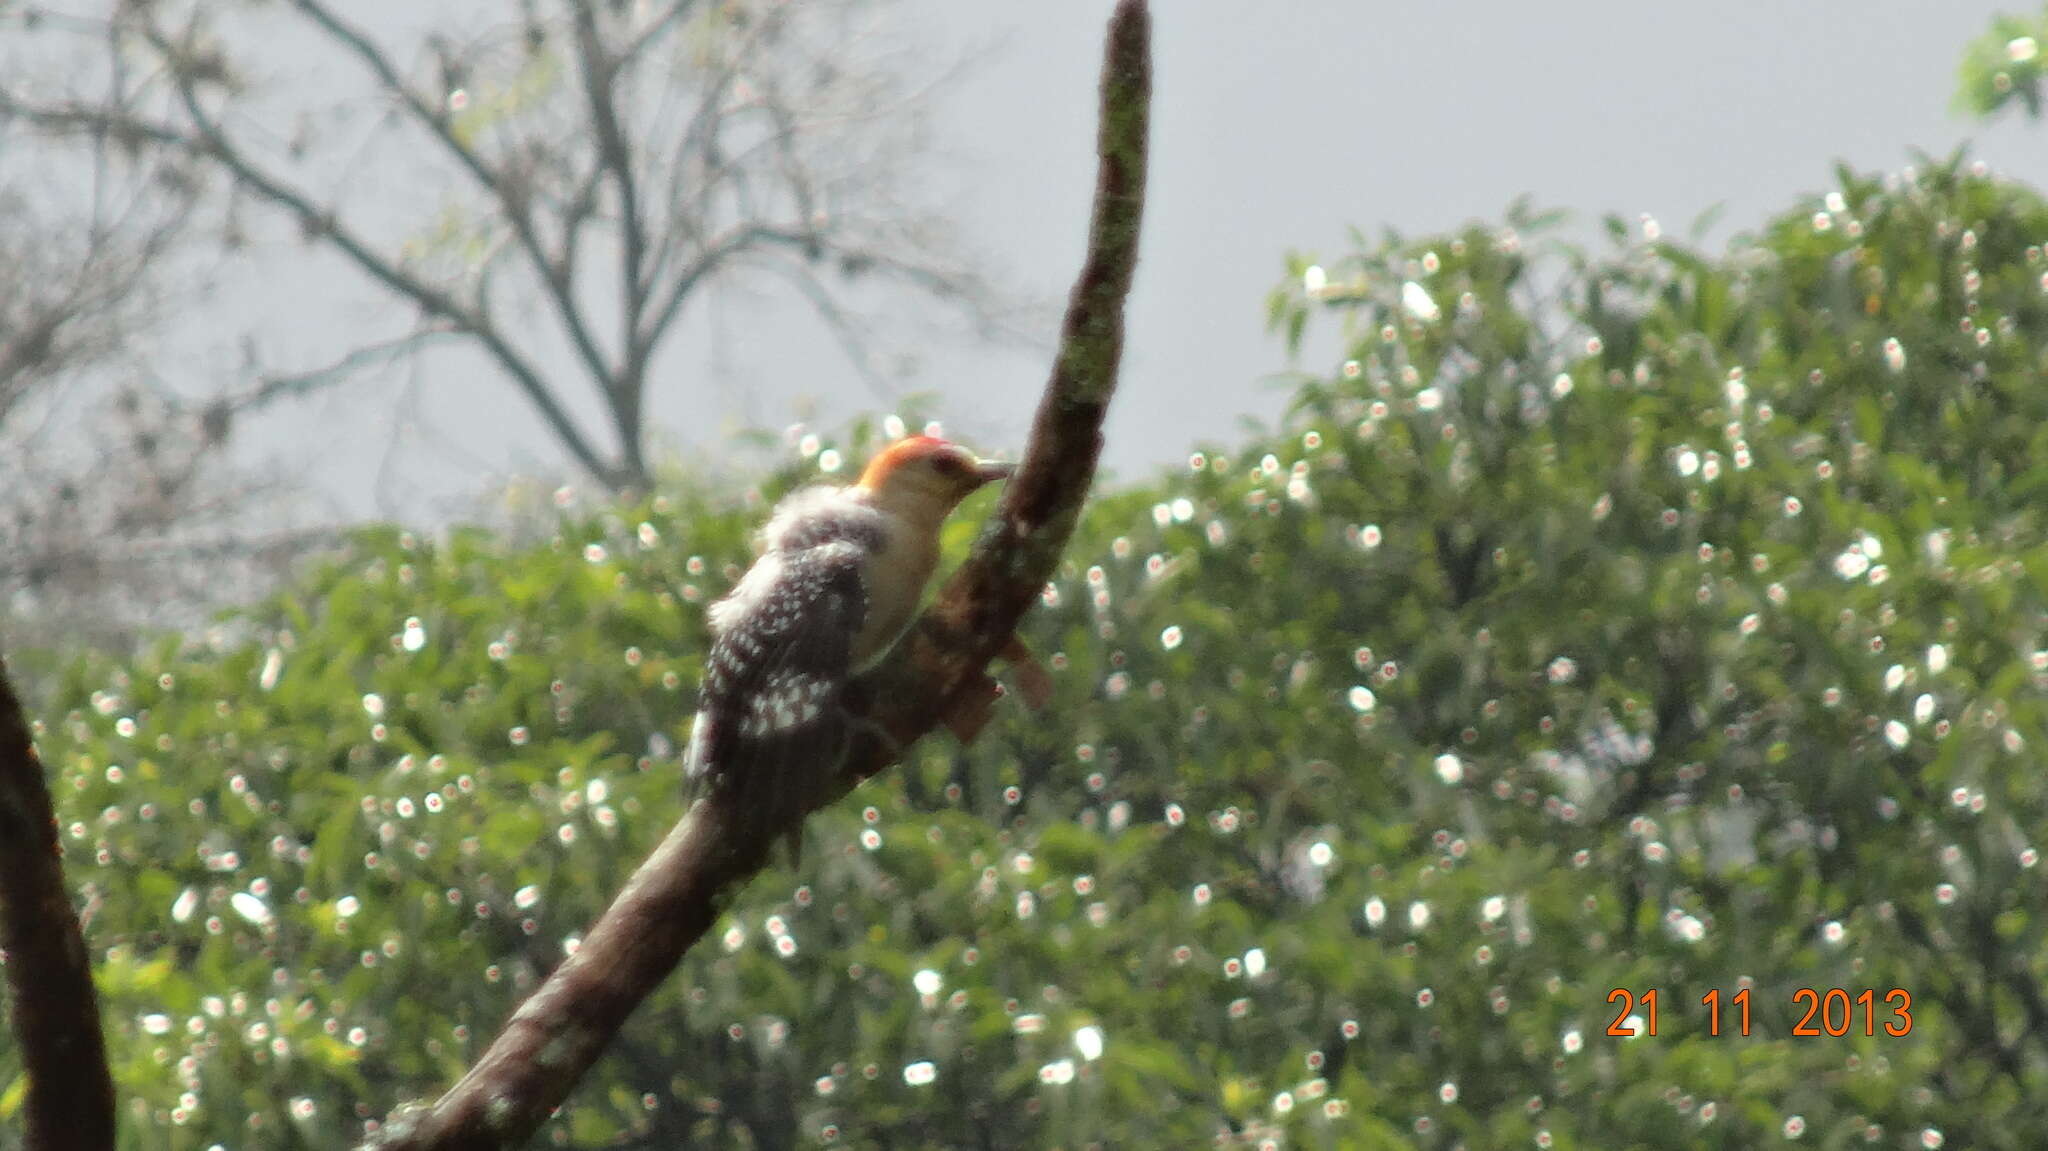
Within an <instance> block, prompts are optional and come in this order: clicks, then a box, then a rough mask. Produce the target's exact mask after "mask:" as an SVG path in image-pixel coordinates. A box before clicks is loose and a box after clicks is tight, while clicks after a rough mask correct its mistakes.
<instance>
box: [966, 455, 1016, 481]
mask: <svg viewBox="0 0 2048 1151" xmlns="http://www.w3.org/2000/svg"><path fill="white" fill-rule="evenodd" d="M1016 474H1017V465H1016V464H1013V463H1010V462H1008V461H1006V460H980V461H978V462H976V463H975V465H974V478H975V479H977V480H979V481H981V482H982V483H984V484H992V483H994V482H996V481H997V480H1007V479H1009V478H1010V477H1011V476H1014V475H1016Z"/></svg>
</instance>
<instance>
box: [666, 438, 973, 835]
mask: <svg viewBox="0 0 2048 1151" xmlns="http://www.w3.org/2000/svg"><path fill="white" fill-rule="evenodd" d="M1012 470H1013V466H1012V465H1010V464H1005V463H996V462H993V461H989V460H982V459H979V458H977V457H976V456H975V455H974V453H972V452H969V451H968V450H967V449H965V448H962V447H960V446H958V445H956V444H951V443H948V442H946V441H945V440H941V439H938V438H936V437H932V436H911V437H908V438H906V439H902V440H898V441H897V442H896V443H894V444H891V445H890V446H889V447H888V448H887V449H885V450H884V451H883V452H882V453H881V454H880V455H878V456H876V457H875V459H874V460H873V462H871V463H869V464H868V466H867V468H866V469H865V470H864V471H863V472H862V473H861V476H860V480H859V481H858V482H857V483H854V484H852V485H851V486H848V487H829V486H820V487H811V488H805V489H802V490H800V491H797V492H795V493H793V494H791V495H790V496H788V497H787V498H785V499H784V500H783V501H782V502H781V503H780V504H778V505H777V506H776V508H775V513H774V515H773V516H771V517H770V518H769V521H768V526H767V528H766V530H765V531H764V532H763V533H762V544H763V550H762V554H761V558H760V559H758V560H756V561H755V562H754V566H753V567H752V568H750V569H748V571H747V574H746V575H745V576H743V577H741V579H740V581H739V583H738V584H737V585H735V586H734V588H733V589H732V592H731V594H729V595H727V596H726V597H725V598H724V599H722V600H719V601H718V602H717V603H715V604H712V605H711V610H710V615H709V620H710V626H711V635H712V640H711V654H710V655H709V657H708V658H707V659H706V660H705V665H704V685H703V690H702V692H701V693H700V697H699V700H698V704H697V719H696V724H695V727H694V729H693V730H692V731H691V733H690V743H689V750H688V751H687V752H686V753H685V756H684V765H685V766H684V770H685V774H686V776H687V779H688V781H689V786H690V787H692V788H707V787H708V788H712V789H720V790H723V791H725V792H727V793H729V794H738V795H740V796H743V797H744V798H745V799H746V801H747V803H746V806H747V808H748V809H749V810H751V811H754V812H755V813H756V814H757V815H764V816H765V815H774V816H786V813H787V812H788V810H789V808H791V807H792V806H794V805H795V804H797V803H798V802H800V800H801V797H803V796H805V795H808V794H811V793H812V792H813V791H814V783H813V781H815V780H818V779H821V778H824V777H826V776H829V775H831V774H832V773H835V772H837V771H838V770H839V767H840V765H841V763H842V762H843V761H844V759H845V756H846V752H847V748H848V747H849V745H850V742H851V740H850V736H851V733H852V730H851V729H852V723H851V721H850V718H849V716H848V714H847V711H846V707H845V695H846V687H847V684H848V683H849V682H850V681H851V680H852V678H853V677H854V676H856V675H858V674H860V673H861V672H864V671H867V670H868V669H869V668H871V667H873V666H874V665H875V664H877V663H880V662H881V660H882V657H883V656H885V655H887V654H888V653H889V650H890V649H891V648H893V647H894V646H895V644H896V641H897V640H898V639H899V638H901V637H902V635H903V633H904V632H905V631H906V630H907V629H908V628H909V626H910V623H911V621H912V620H913V619H914V618H915V617H916V614H917V607H918V603H919V602H920V601H921V600H922V599H923V596H924V588H925V584H926V583H927V582H928V581H929V580H930V579H931V575H932V569H933V568H934V567H935V566H936V565H937V563H938V559H939V528H940V526H941V525H942V524H943V523H944V522H945V520H946V517H947V516H948V515H949V514H951V513H952V511H953V509H954V508H955V507H957V506H959V504H960V501H961V500H963V499H965V498H967V496H968V495H969V494H971V493H972V492H974V491H975V490H977V489H979V488H980V487H982V486H983V485H985V484H988V483H992V482H994V481H996V480H1000V479H1003V478H1006V477H1007V476H1009V475H1010V473H1011V471H1012Z"/></svg>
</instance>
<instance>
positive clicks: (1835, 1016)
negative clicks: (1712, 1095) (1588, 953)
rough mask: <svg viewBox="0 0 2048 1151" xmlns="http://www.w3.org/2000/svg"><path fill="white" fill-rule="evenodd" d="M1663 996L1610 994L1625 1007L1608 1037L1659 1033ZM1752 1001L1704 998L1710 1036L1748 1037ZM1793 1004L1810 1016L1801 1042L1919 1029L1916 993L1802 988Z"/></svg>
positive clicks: (1740, 995) (1795, 1028) (1802, 1023)
mask: <svg viewBox="0 0 2048 1151" xmlns="http://www.w3.org/2000/svg"><path fill="white" fill-rule="evenodd" d="M1661 998H1663V996H1662V993H1661V992H1660V991H1658V989H1656V988H1654V987H1653V988H1650V989H1649V990H1647V991H1643V992H1641V993H1637V992H1633V991H1630V990H1628V989H1627V988H1623V987H1617V988H1615V989H1614V990H1612V991H1610V992H1608V993H1607V1002H1609V1003H1619V1004H1620V1005H1621V1010H1620V1011H1619V1012H1617V1013H1616V1014H1615V1016H1614V1022H1612V1023H1609V1024H1608V1025H1607V1034H1608V1035H1611V1036H1614V1037H1615V1038H1617V1039H1632V1038H1634V1037H1636V1036H1637V1035H1655V1034H1657V1008H1658V1001H1659V1000H1660V999H1661ZM1752 998H1753V997H1752V996H1751V994H1750V989H1749V988H1747V987H1745V988H1743V989H1742V990H1740V991H1737V992H1736V993H1735V994H1733V995H1725V996H1724V995H1723V994H1721V991H1720V989H1719V988H1716V989H1714V990H1712V991H1709V992H1707V993H1706V994H1705V995H1702V996H1700V1007H1701V1008H1702V1009H1704V1012H1705V1017H1706V1024H1707V1034H1708V1035H1724V1034H1725V1035H1748V1034H1749V1033H1750V1003H1751V1000H1752ZM1790 1006H1791V1014H1798V1013H1799V1011H1800V1009H1801V1008H1802V1007H1803V1008H1804V1009H1805V1014H1803V1015H1800V1017H1799V1021H1798V1022H1796V1023H1794V1024H1793V1025H1792V1032H1791V1033H1792V1036H1793V1037H1794V1038H1798V1039H1805V1038H1814V1039H1824V1038H1836V1039H1839V1038H1842V1037H1844V1036H1848V1035H1852V1034H1853V1035H1878V1034H1884V1035H1890V1036H1893V1037H1902V1036H1905V1035H1907V1034H1909V1033H1910V1032H1911V1031H1912V1030H1913V994H1912V992H1910V991H1907V990H1905V989H1904V988H1900V987H1894V988H1892V989H1891V990H1890V991H1884V992H1879V991H1876V990H1873V989H1869V988H1866V989H1864V990H1862V991H1848V990H1846V989H1844V988H1840V987H1829V988H1825V989H1821V988H1814V987H1801V988H1799V989H1798V990H1796V991H1794V992H1792V1002H1791V1005H1790Z"/></svg>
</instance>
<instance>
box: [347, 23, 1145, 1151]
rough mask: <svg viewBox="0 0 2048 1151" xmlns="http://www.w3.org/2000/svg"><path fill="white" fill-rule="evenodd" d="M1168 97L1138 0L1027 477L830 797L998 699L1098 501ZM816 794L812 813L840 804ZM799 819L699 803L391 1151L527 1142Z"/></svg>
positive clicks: (389, 1128) (385, 1139)
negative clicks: (1022, 637)
mask: <svg viewBox="0 0 2048 1151" xmlns="http://www.w3.org/2000/svg"><path fill="white" fill-rule="evenodd" d="M1150 96H1151V60H1150V17H1149V15H1148V14H1147V11H1146V7H1145V3H1144V0H1122V2H1121V3H1119V4H1118V6H1117V10H1116V14H1115V16H1114V17H1113V18H1112V19H1111V22H1110V27H1109V43H1108V48H1107V52H1106V60H1105V63H1104V68H1103V78H1102V112H1101V114H1102V125H1101V131H1100V137H1099V141H1098V151H1099V155H1100V158H1101V165H1100V173H1099V176H1098V182H1097V185H1096V195H1095V208H1094V218H1093V221H1092V223H1091V225H1090V229H1089V249H1088V256H1087V261H1086V263H1085V264H1084V265H1083V268H1082V271H1081V275H1080V278H1079V281H1078V282H1077V283H1076V285H1075V288H1074V292H1073V295H1072V297H1071V299H1070V300H1069V303H1068V309H1067V319H1066V324H1065V328H1064V331H1063V335H1062V342H1061V348H1060V352H1059V358H1058V360H1057V362H1056V363H1055V365H1054V368H1053V371H1052V378H1051V379H1050V381H1049V382H1048V383H1047V385H1046V391H1045V397H1044V400H1043V402H1042V403H1041V406H1040V408H1039V413H1038V418H1037V421H1036V423H1035V425H1034V427H1033V430H1032V439H1031V444H1030V447H1029V449H1028V451H1027V454H1026V457H1025V461H1024V466H1023V470H1022V472H1021V473H1020V474H1019V475H1018V477H1017V478H1016V479H1015V480H1013V481H1012V482H1011V484H1010V486H1009V488H1008V490H1007V491H1006V492H1005V494H1004V498H1003V502H1002V505H1001V508H1000V511H999V513H998V515H997V517H996V519H995V520H994V521H993V522H992V523H991V524H990V525H989V527H988V529H987V530H986V531H984V533H983V534H982V537H981V539H980V541H979V542H978V543H977V544H976V546H975V550H974V554H973V555H972V557H971V558H970V559H969V560H968V561H967V563H966V564H965V565H963V566H962V568H961V570H960V571H959V572H958V573H956V574H955V575H954V576H953V578H952V579H951V580H950V581H948V583H947V584H946V587H945V589H944V590H943V591H942V592H941V594H940V596H939V599H938V602H937V603H936V604H935V605H934V606H933V608H932V609H931V610H930V611H929V612H927V613H926V615H925V616H924V618H923V619H922V620H921V621H920V623H919V626H918V628H917V630H916V631H915V632H914V633H913V634H912V636H911V638H910V639H909V640H908V641H907V642H906V644H905V645H904V646H903V647H901V648H899V650H898V651H897V652H896V654H895V655H894V656H892V657H891V659H890V661H889V663H888V665H887V667H886V668H885V670H884V671H883V672H881V673H880V680H881V682H882V683H883V684H886V685H888V686H887V689H886V690H878V691H874V692H873V694H872V696H871V698H873V699H874V700H876V701H877V703H876V705H875V706H874V708H873V709H872V710H871V711H870V713H869V715H868V718H869V719H870V720H871V721H872V722H873V724H874V725H876V726H878V727H880V728H881V729H882V730H883V731H885V732H887V736H888V738H886V739H885V738H882V737H878V736H874V735H870V736H868V737H867V738H865V739H864V740H863V741H862V742H860V743H859V744H858V745H857V746H856V747H855V748H854V750H853V753H852V755H851V757H850V760H849V763H848V765H847V768H846V770H845V772H844V773H843V775H842V776H841V777H840V778H839V779H838V780H836V781H834V785H833V786H832V788H831V789H830V790H833V791H834V792H836V793H837V794H843V793H844V791H845V790H847V789H850V788H851V787H852V786H853V785H854V784H855V783H856V782H858V781H859V780H860V779H863V778H866V777H867V776H869V775H872V774H874V773H875V772H877V771H880V770H882V769H883V768H885V767H886V766H888V765H889V764H890V763H892V762H894V760H895V759H896V758H897V756H898V755H900V754H901V749H902V748H907V747H909V746H910V745H911V744H912V743H914V742H915V741H916V740H918V739H919V738H921V737H923V736H924V735H925V734H926V733H928V732H929V731H930V730H931V729H932V728H933V727H935V726H937V725H938V724H939V723H940V722H941V721H942V719H944V718H945V717H946V716H948V715H949V714H952V713H953V712H954V711H955V710H956V709H958V708H960V707H962V706H971V705H972V704H973V703H974V702H975V701H976V700H978V699H981V698H984V697H985V693H986V692H987V691H988V690H989V682H988V680H987V678H986V675H985V673H984V672H983V668H984V667H985V666H986V665H987V663H988V661H989V660H990V659H991V658H993V657H994V655H995V654H996V653H997V652H998V651H999V650H1000V649H1002V648H1003V647H1004V646H1005V645H1006V644H1007V643H1008V642H1009V641H1010V638H1011V637H1012V635H1013V634H1014V632H1015V629H1016V626H1017V623H1018V621H1020V620H1021V619H1022V618H1023V616H1024V613H1025V612H1026V611H1027V610H1029V608H1030V606H1031V604H1032V603H1034V602H1036V600H1037V598H1038V595H1039V593H1040V591H1041V589H1043V588H1044V586H1045V582H1046V580H1047V579H1048V578H1050V577H1051V575H1052V573H1053V570H1054V568H1055V566H1056V565H1057V564H1058V562H1059V557H1060V553H1061V551H1062V550H1063V549H1064V548H1065V546H1066V542H1067V538H1068V536H1069V535H1070V534H1071V533H1072V530H1073V527H1074V523H1075V521H1076V519H1077V518H1078V517H1079V515H1080V511H1081V506H1082V504H1083V502H1084V501H1085V500H1086V498H1087V494H1088V490H1089V486H1090V484H1091V483H1092V482H1093V478H1094V473H1095V462H1096V457H1097V455H1098V454H1099V452H1100V450H1101V445H1102V431H1101V428H1102V419H1103V416H1104V415H1105V414H1106V412H1107V409H1108V403H1109V399H1110V396H1111V395H1112V393H1113V392H1114V390H1115V387H1116V377H1117V366H1118V362H1119V360H1120V358H1121V355H1122V350H1123V303H1124V298H1125V296H1126V295H1127V294H1128V292H1129V289H1130V284H1131V275H1132V271H1133V268H1134V267H1135V264H1136V260H1137V240H1138V227H1139V220H1140V216H1141V212H1142V207H1143V198H1144V181H1145V151H1146V138H1147V125H1148V120H1149V105H1150ZM837 794H828V795H820V796H815V797H813V806H818V805H822V804H823V803H826V802H830V801H831V800H833V799H835V798H837ZM786 830H788V829H787V828H778V827H765V826H762V817H761V815H760V814H759V813H757V812H753V811H749V810H746V809H744V808H743V807H741V806H738V805H736V804H734V803H733V802H732V801H731V800H730V799H729V798H727V797H725V796H721V795H716V794H714V795H712V796H709V797H707V798H705V799H703V800H700V801H699V802H698V803H697V805H696V806H695V807H693V808H692V809H691V810H690V812H689V813H688V814H686V815H685V816H684V817H683V819H682V821H681V822H680V823H678V824H677V825H676V827H675V829H674V830H673V831H671V832H670V833H669V835H668V837H667V838H666V839H665V840H664V841H663V842H662V844H661V845H660V846H659V847H658V848H656V849H655V852H654V854H653V855H651V856H650V857H649V858H648V860H647V861H646V862H645V863H644V864H642V865H641V867H640V869H639V871H637V872H636V873H635V874H634V876H633V878H632V879H631V880H629V881H628V883H627V885H626V887H625V890H623V891H622V892H620V894H619V896H618V898H617V899H616V900H615V901H614V902H613V903H612V906H611V907H610V908H609V909H608V910H607V911H606V912H605V913H604V915H603V916H602V917H601V918H600V919H599V920H598V922H597V924H596V925H595V926H593V927H592V928H591V930H590V931H589V933H588V934H587V935H586V936H585V937H584V940H583V944H582V946H581V947H580V948H579V949H578V950H577V952H576V954H574V955H573V956H571V957H570V958H569V959H568V960H566V961H565V962H564V963H563V964H562V965H561V967H559V968H557V969H556V970H555V972H554V974H553V975H551V976H550V977H549V978H548V981H547V982H546V983H545V984H543V985H542V986H541V988H540V990H539V991H537V992H535V993H534V994H533V996H532V997H531V998H529V999H528V1000H527V1001H526V1002H525V1003H523V1004H522V1005H521V1006H520V1007H519V1009H518V1010H517V1011H516V1012H514V1014H513V1016H512V1018H511V1019H510V1020H509V1021H508V1022H507V1023H506V1025H505V1029H504V1031H502V1032H501V1033H500V1034H499V1035H498V1038H497V1039H496V1041H495V1042H493V1043H492V1044H491V1047H490V1049H489V1050H487V1051H486V1052H485V1053H484V1055H483V1057H482V1058H480V1059H479V1060H478V1061H477V1063H476V1064H475V1066H473V1067H471V1068H470V1071H469V1073H468V1074H467V1075H466V1076H464V1077H463V1079H462V1081H461V1082H459V1083H457V1084H456V1085H455V1086H454V1087H453V1088H452V1089H450V1090H449V1092H448V1093H447V1094H446V1095H444V1096H442V1098H441V1099H440V1101H439V1102H437V1103H435V1104H433V1105H432V1106H430V1107H429V1106H423V1107H418V1108H414V1109H409V1110H401V1111H400V1112H398V1113H396V1114H394V1115H393V1116H392V1117H391V1120H390V1122H389V1123H388V1124H387V1125H386V1126H385V1127H384V1129H383V1130H382V1131H381V1132H380V1133H379V1135H378V1138H377V1141H376V1145H377V1146H381V1147H386V1148H412V1149H419V1148H435V1149H455V1148H462V1149H469V1148H476V1149H483V1148H498V1147H503V1146H507V1145H510V1144H515V1143H518V1142H521V1141H523V1140H524V1139H525V1138H526V1137H527V1136H529V1135H530V1134H531V1133H532V1132H533V1131H534V1130H535V1129H536V1128H538V1127H539V1126H540V1124H541V1123H542V1122H544V1121H545V1120H546V1118H547V1116H548V1114H549V1113H550V1111H552V1110H553V1109H554V1108H555V1107H556V1106H558V1105H559V1104H560V1103H561V1102H562V1101H563V1100H564V1099H565V1098H567V1097H568V1094H569V1092H570V1090H571V1089H572V1088H573V1087H574V1085H575V1083H576V1081H577V1080H578V1079H580V1078H581V1077H582V1075H583V1073H584V1072H585V1071H586V1070H588V1069H589V1067H590V1066H591V1064H593V1063H594V1062H596V1060H597V1058H598V1056H599V1055H600V1054H601V1053H602V1052H603V1050H604V1048H605V1046H606V1044H608V1043H609V1042H610V1040H611V1038H612V1036H613V1035H614V1034H615V1033H616V1032H617V1030H618V1028H619V1027H620V1026H621V1025H622V1024H623V1023H624V1022H625V1020H626V1018H627V1016H628V1015H630V1014H631V1013H632V1011H633V1009H634V1008H635V1007H636V1006H638V1004H639V1003H640V1001H641V1000H642V999H644V998H645V997H646V996H647V995H648V994H649V993H650V992H651V991H653V989H654V988H655V987H657V986H658V985H659V984H660V983H661V981H662V980H664V979H665V978H667V977H668V975H669V973H670V972H671V971H672V970H673V969H674V968H675V965H676V964H677V963H678V962H680V961H681V959H682V957H683V954H684V953H685V952H686V951H688V949H689V948H690V946H691V944H693V943H694V942H695V941H696V940H697V939H698V938H699V937H701V936H702V935H703V934H704V932H705V931H706V930H707V929H708V928H709V927H710V926H711V924H712V923H713V922H714V920H715V919H716V917H717V915H718V910H719V907H720V905H721V904H720V897H721V896H722V895H723V894H724V893H725V892H726V891H727V890H728V889H730V888H731V887H732V886H733V885H735V884H737V883H740V882H742V881H744V880H745V879H747V878H748V877H749V876H751V875H752V874H753V873H754V872H756V871H758V870H759V869H760V867H761V865H762V863H763V862H764V858H765V853H766V847H767V844H769V843H770V842H772V841H773V840H774V839H775V838H777V837H778V836H779V835H780V834H781V833H782V832H785V831H786Z"/></svg>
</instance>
